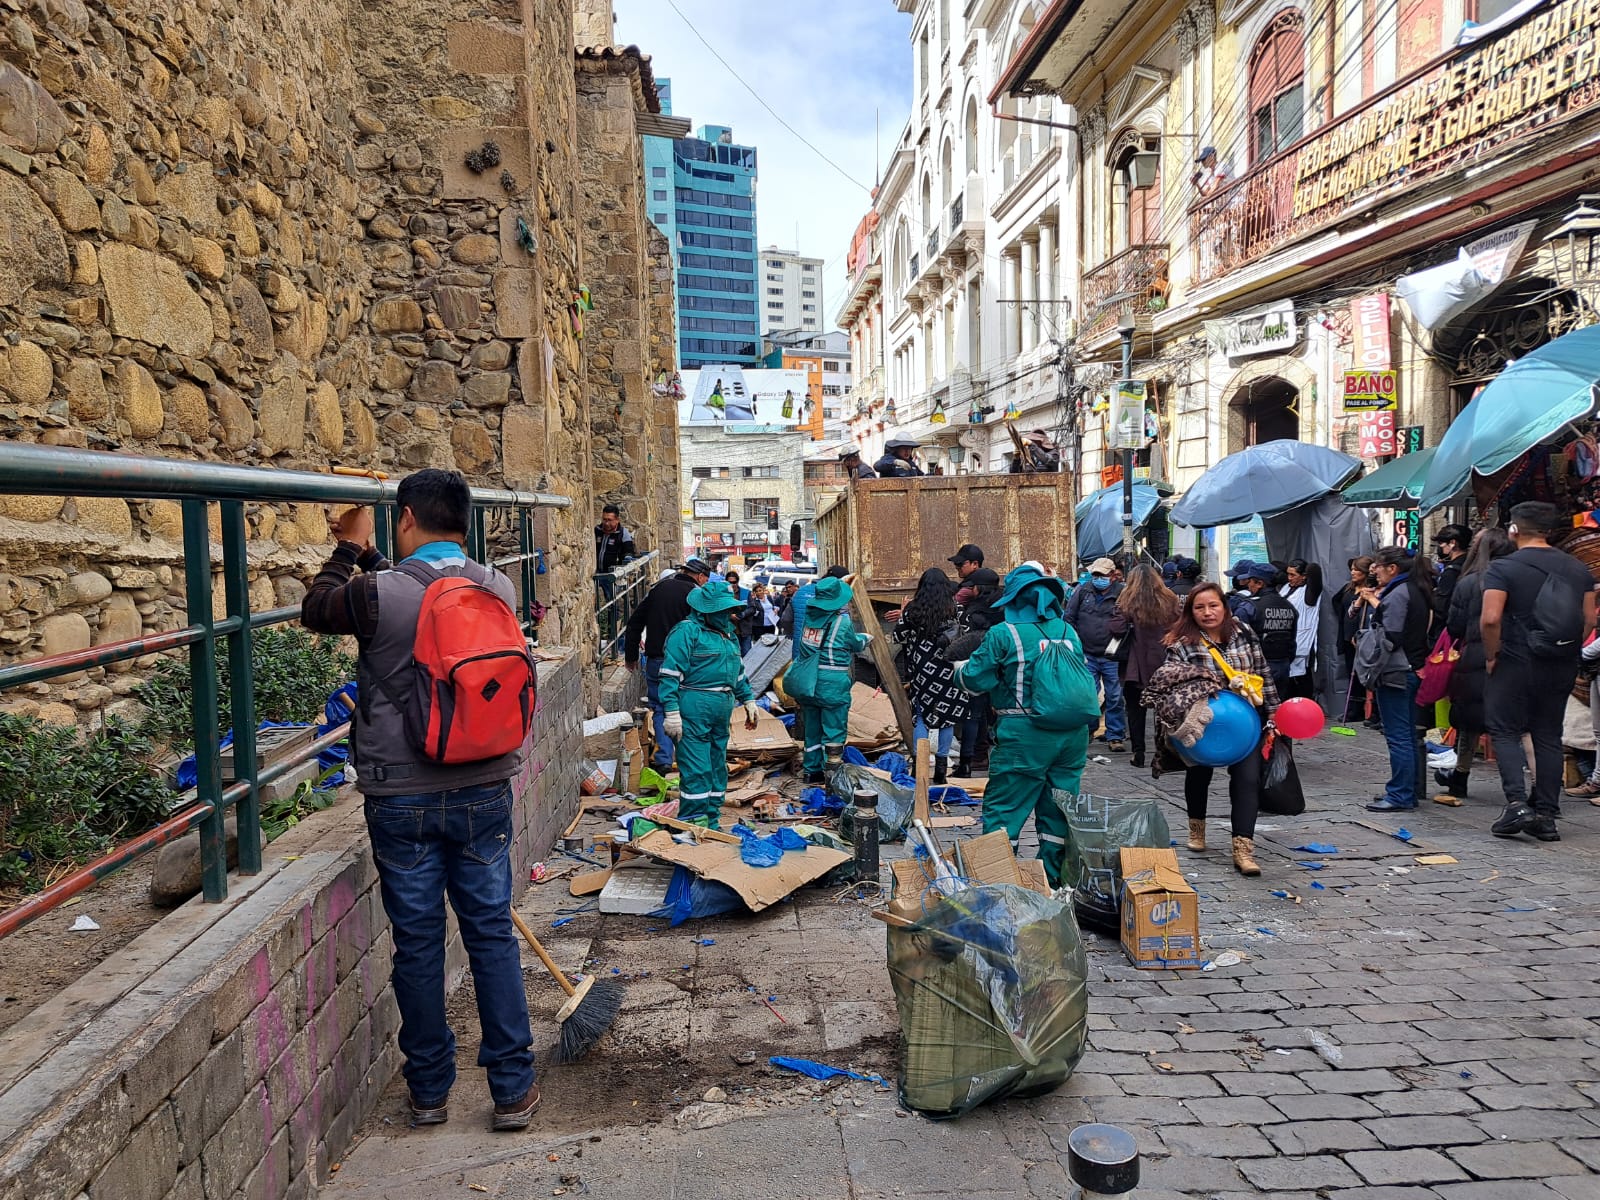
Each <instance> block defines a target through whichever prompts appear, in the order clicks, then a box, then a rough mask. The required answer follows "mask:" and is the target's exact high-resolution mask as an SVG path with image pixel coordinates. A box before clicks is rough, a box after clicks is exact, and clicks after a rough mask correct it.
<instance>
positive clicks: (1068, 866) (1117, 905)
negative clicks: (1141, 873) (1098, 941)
mask: <svg viewBox="0 0 1600 1200" xmlns="http://www.w3.org/2000/svg"><path fill="white" fill-rule="evenodd" d="M1055 800H1056V803H1057V804H1058V805H1060V806H1061V811H1062V812H1064V813H1065V814H1066V817H1067V825H1068V826H1069V827H1070V828H1071V830H1072V836H1071V838H1069V839H1068V844H1067V860H1066V863H1065V864H1064V865H1063V867H1062V876H1061V882H1062V885H1063V886H1065V885H1067V884H1071V885H1072V907H1073V911H1074V912H1075V913H1076V914H1077V917H1078V924H1079V925H1081V926H1083V928H1085V929H1088V930H1091V931H1093V932H1094V933H1098V934H1103V935H1104V936H1106V937H1112V938H1114V937H1121V936H1122V925H1121V922H1120V920H1119V916H1120V912H1121V904H1122V848H1123V847H1124V846H1157V847H1164V846H1170V845H1171V844H1172V831H1171V830H1170V829H1169V828H1168V827H1167V818H1166V816H1165V815H1164V814H1163V813H1162V811H1161V805H1160V804H1158V803H1157V802H1156V801H1154V800H1113V799H1111V798H1109V797H1106V796H1091V795H1089V794H1088V793H1087V792H1084V793H1080V794H1078V795H1073V794H1072V793H1070V792H1056V793H1055Z"/></svg>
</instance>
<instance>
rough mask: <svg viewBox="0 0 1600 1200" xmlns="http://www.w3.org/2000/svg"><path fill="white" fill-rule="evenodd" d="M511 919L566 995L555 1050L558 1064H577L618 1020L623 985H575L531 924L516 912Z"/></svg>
mask: <svg viewBox="0 0 1600 1200" xmlns="http://www.w3.org/2000/svg"><path fill="white" fill-rule="evenodd" d="M511 920H512V921H513V922H514V923H515V924H516V927H517V929H518V930H519V931H520V932H521V933H522V936H523V937H525V938H527V939H528V945H530V946H532V947H533V952H534V953H535V954H537V955H538V956H539V961H540V962H542V963H544V967H545V970H547V971H549V972H550V978H552V979H554V980H555V981H556V982H557V983H559V984H560V985H561V990H562V991H564V992H566V993H567V1002H566V1003H565V1004H563V1005H562V1006H561V1011H560V1012H558V1013H556V1020H557V1021H558V1022H560V1024H561V1042H560V1044H559V1045H558V1046H557V1047H556V1053H555V1061H556V1062H557V1063H570V1062H576V1061H577V1060H578V1059H580V1058H582V1057H583V1056H584V1055H585V1054H587V1053H589V1051H590V1050H592V1049H593V1048H594V1044H595V1043H596V1042H598V1041H599V1040H600V1039H601V1037H603V1036H604V1034H605V1032H606V1030H608V1029H610V1028H611V1026H612V1023H613V1022H615V1021H616V1019H617V1013H618V1012H619V1011H620V1010H621V1008H622V991H623V987H622V984H621V983H620V982H619V981H618V980H615V979H605V980H599V979H596V978H595V977H594V976H593V975H590V976H589V977H588V978H586V979H585V980H584V981H583V982H582V983H579V984H574V983H573V982H572V981H571V980H570V979H568V978H567V977H566V975H565V974H564V973H563V972H562V970H561V968H560V967H558V966H556V964H555V960H554V959H552V958H551V957H550V952H549V951H548V950H546V949H545V948H544V947H543V946H541V945H540V944H539V939H538V938H536V937H534V936H533V930H531V929H529V928H528V923H527V922H526V921H524V920H523V919H522V916H521V914H519V913H518V912H517V910H516V909H512V910H511Z"/></svg>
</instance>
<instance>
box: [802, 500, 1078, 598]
mask: <svg viewBox="0 0 1600 1200" xmlns="http://www.w3.org/2000/svg"><path fill="white" fill-rule="evenodd" d="M1073 503H1074V497H1073V487H1072V476H1070V475H1067V474H1064V473H1056V474H1048V475H1046V474H1031V475H931V476H924V477H922V478H911V479H856V480H852V481H851V483H850V485H849V486H848V487H847V488H845V489H844V491H842V492H840V493H839V495H838V496H836V497H835V498H834V499H833V501H832V503H830V504H829V505H827V506H826V507H824V508H823V509H822V510H821V511H820V512H819V513H818V514H817V555H818V559H819V561H820V565H821V566H822V567H823V568H824V569H825V568H827V567H830V566H835V565H842V566H844V567H846V568H848V569H849V570H850V571H852V572H857V573H859V574H860V575H861V576H862V577H863V578H864V579H865V580H866V581H867V587H868V591H869V592H870V593H871V595H872V598H873V599H874V600H876V601H880V602H884V603H888V604H891V605H893V606H896V607H898V605H899V604H901V603H904V602H905V601H906V600H909V599H910V598H911V595H912V593H914V592H915V591H916V590H917V579H918V578H919V577H920V576H921V575H922V572H923V571H925V570H927V569H928V568H929V567H944V568H947V569H948V566H949V564H948V563H947V562H946V561H945V560H946V559H948V558H949V557H950V556H951V555H952V554H954V553H955V552H956V550H957V549H958V548H960V547H961V546H962V545H964V544H965V543H967V542H971V543H973V544H974V545H977V546H980V547H982V549H983V554H984V565H985V566H987V567H992V568H994V569H995V570H996V571H998V572H999V573H1000V574H1002V575H1004V574H1005V572H1006V571H1007V570H1009V569H1010V568H1011V567H1014V566H1016V565H1017V564H1018V563H1022V562H1026V561H1028V560H1029V559H1033V560H1035V561H1038V562H1042V563H1044V564H1045V565H1046V566H1047V567H1049V568H1051V569H1063V570H1065V571H1067V572H1068V573H1073V571H1074V567H1075V564H1076V562H1077V556H1076V551H1075V549H1074V546H1073V532H1074V529H1073V515H1072V510H1073Z"/></svg>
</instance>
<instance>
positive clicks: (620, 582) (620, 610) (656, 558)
mask: <svg viewBox="0 0 1600 1200" xmlns="http://www.w3.org/2000/svg"><path fill="white" fill-rule="evenodd" d="M660 562H661V551H659V550H651V551H649V552H648V553H645V554H641V555H638V556H637V557H635V558H631V559H629V560H628V561H627V562H625V563H623V564H622V565H621V566H619V567H618V568H617V569H616V570H615V571H597V572H596V573H595V575H594V601H595V613H594V615H595V621H596V623H597V624H598V625H599V627H600V653H599V654H598V655H597V656H596V665H597V666H598V667H599V668H600V669H601V670H604V669H605V668H606V667H607V666H608V665H609V664H611V663H613V662H615V661H616V660H617V659H618V658H620V657H621V656H622V637H623V633H622V631H623V627H624V626H625V625H627V623H628V619H629V618H630V617H632V616H633V614H634V610H636V609H637V608H638V607H639V602H640V601H641V600H643V599H644V597H645V594H646V593H647V592H649V590H650V588H651V585H653V584H654V583H655V577H656V569H657V567H658V565H659V563H660Z"/></svg>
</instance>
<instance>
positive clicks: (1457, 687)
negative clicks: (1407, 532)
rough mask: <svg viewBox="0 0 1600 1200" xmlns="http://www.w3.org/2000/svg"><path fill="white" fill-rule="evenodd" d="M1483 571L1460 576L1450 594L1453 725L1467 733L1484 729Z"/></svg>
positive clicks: (1448, 621) (1447, 621)
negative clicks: (1453, 649)
mask: <svg viewBox="0 0 1600 1200" xmlns="http://www.w3.org/2000/svg"><path fill="white" fill-rule="evenodd" d="M1482 616H1483V573H1482V572H1481V571H1480V572H1479V573H1478V574H1476V575H1468V576H1466V577H1465V578H1462V579H1458V580H1457V581H1456V583H1455V587H1454V589H1453V590H1452V591H1451V593H1450V610H1449V614H1448V616H1447V617H1446V618H1445V628H1446V629H1448V630H1449V631H1450V636H1451V637H1452V638H1454V639H1455V643H1456V652H1457V653H1458V654H1460V656H1461V657H1460V658H1458V659H1457V660H1456V665H1455V669H1454V670H1453V671H1451V672H1450V724H1452V725H1454V726H1455V727H1456V728H1457V729H1465V730H1467V731H1468V732H1473V731H1481V730H1482V729H1483V728H1484V723H1485V722H1484V708H1483V689H1484V686H1485V685H1486V684H1487V683H1488V682H1489V674H1488V671H1487V669H1486V667H1485V657H1486V656H1485V655H1484V651H1483V631H1482V630H1481V629H1480V628H1479V626H1478V621H1479V618H1481V617H1482Z"/></svg>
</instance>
